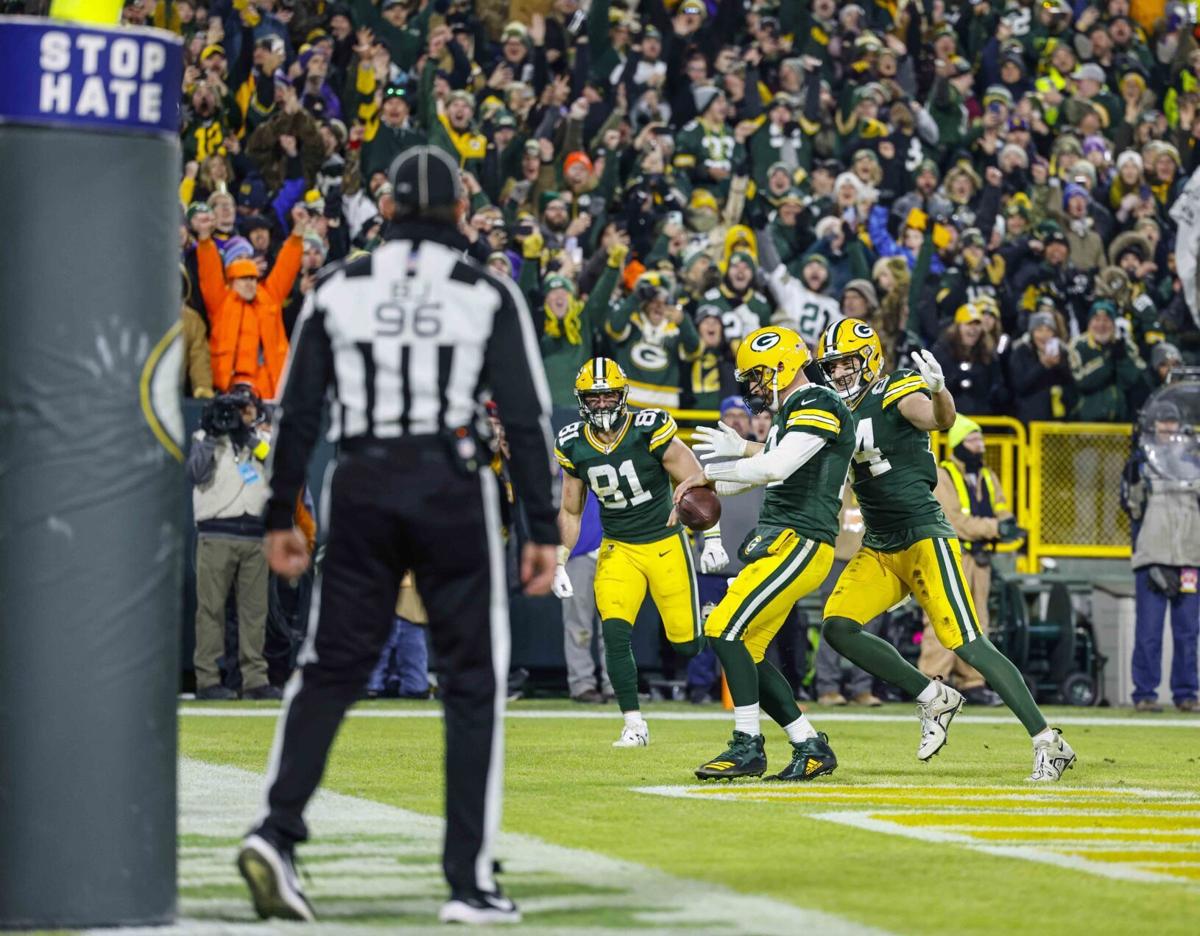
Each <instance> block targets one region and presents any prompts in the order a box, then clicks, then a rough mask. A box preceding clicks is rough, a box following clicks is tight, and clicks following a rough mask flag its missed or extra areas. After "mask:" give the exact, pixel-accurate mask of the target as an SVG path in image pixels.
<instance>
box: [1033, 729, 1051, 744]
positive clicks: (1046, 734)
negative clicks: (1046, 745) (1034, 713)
mask: <svg viewBox="0 0 1200 936" xmlns="http://www.w3.org/2000/svg"><path fill="white" fill-rule="evenodd" d="M1029 740H1030V741H1032V742H1033V745H1034V747H1037V743H1038V742H1039V741H1045V742H1050V741H1053V740H1054V729H1053V728H1043V729H1042V730H1041V731H1039V732H1038V733H1037V734H1035V735H1034V736H1033V737H1032V738H1030V739H1029Z"/></svg>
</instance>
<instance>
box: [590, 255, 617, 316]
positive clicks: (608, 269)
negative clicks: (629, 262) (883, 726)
mask: <svg viewBox="0 0 1200 936" xmlns="http://www.w3.org/2000/svg"><path fill="white" fill-rule="evenodd" d="M620 275H621V271H620V270H618V269H617V268H616V267H612V266H609V265H608V264H607V263H606V264H605V265H604V272H603V273H602V274H600V279H598V280H596V285H595V286H593V287H592V293H591V295H590V296H588V300H587V302H586V303H585V304H584V306H583V320H584V321H585V322H586V323H587V324H588V327H589V328H590V327H592V325H593V323H595V322H599V321H601V320H602V317H603V315H604V310H605V309H606V308H608V301H609V299H611V298H612V294H613V290H614V289H615V288H616V286H617V277H619V276H620Z"/></svg>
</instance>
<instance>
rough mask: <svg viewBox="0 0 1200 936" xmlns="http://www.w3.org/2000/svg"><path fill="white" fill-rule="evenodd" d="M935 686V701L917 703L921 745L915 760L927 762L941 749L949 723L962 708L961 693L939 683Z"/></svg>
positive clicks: (948, 729)
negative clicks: (936, 690)
mask: <svg viewBox="0 0 1200 936" xmlns="http://www.w3.org/2000/svg"><path fill="white" fill-rule="evenodd" d="M936 685H937V689H938V694H937V698H936V699H934V700H933V701H932V702H918V703H917V715H918V716H919V717H920V719H921V744H920V746H919V747H918V748H917V760H923V761H927V760H929V758H931V757H933V755H934V754H936V753H937V752H938V751H940V750H941V749H942V747H943V746H944V745H945V743H946V735H947V733H948V732H949V731H950V722H952V721H953V720H954V716H955V715H957V714H958V713H959V712H960V711H961V710H962V707H963V697H962V693H961V692H959V691H958V690H957V689H951V688H950V687H949V686H947V685H944V684H942V683H940V682H939V683H937V684H936Z"/></svg>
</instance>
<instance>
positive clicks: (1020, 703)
mask: <svg viewBox="0 0 1200 936" xmlns="http://www.w3.org/2000/svg"><path fill="white" fill-rule="evenodd" d="M954 652H955V653H957V654H958V655H959V657H960V658H961V659H962V660H963V661H964V662H965V663H969V664H971V666H973V667H975V669H977V670H979V672H980V673H982V674H983V678H984V679H986V680H987V682H988V685H989V686H991V687H992V689H993V690H994V691H995V693H996V694H997V695H998V696H1000V698H1002V699H1003V700H1004V704H1005V705H1007V706H1008V707H1009V708H1010V709H1012V713H1013V714H1014V715H1016V716H1017V718H1019V719H1020V720H1021V724H1022V725H1024V726H1025V730H1026V731H1028V732H1029V734H1030V736H1033V735H1036V734H1039V733H1041V732H1042V731H1045V730H1046V718H1045V716H1043V715H1042V710H1041V709H1039V708H1038V705H1037V703H1036V702H1034V701H1033V696H1032V694H1030V692H1029V686H1027V685H1026V684H1025V680H1024V679H1023V678H1022V677H1021V671H1020V670H1018V669H1017V668H1016V667H1015V666H1013V663H1012V660H1010V659H1009V658H1008V657H1006V656H1005V655H1004V654H1003V653H1001V652H1000V651H999V650H997V649H996V645H995V644H993V643H992V642H991V641H990V640H988V639H987V638H986V637H984V636H982V635H980V636H979V637H977V638H975V639H974V640H972V641H970V642H969V643H965V644H963V645H962V646H961V647H959V648H958V649H957V650H955V651H954Z"/></svg>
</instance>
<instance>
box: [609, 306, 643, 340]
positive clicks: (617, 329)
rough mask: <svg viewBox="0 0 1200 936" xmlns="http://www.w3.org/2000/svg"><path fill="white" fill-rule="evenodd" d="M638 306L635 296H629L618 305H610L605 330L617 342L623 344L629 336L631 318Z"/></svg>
mask: <svg viewBox="0 0 1200 936" xmlns="http://www.w3.org/2000/svg"><path fill="white" fill-rule="evenodd" d="M636 308H637V300H636V299H635V298H634V297H633V296H627V297H626V298H625V299H623V300H622V301H621V302H618V303H617V304H616V305H610V306H609V307H608V315H607V316H606V317H605V319H606V320H605V322H604V332H605V334H607V335H608V337H609V338H611V339H612V340H613V341H614V342H616V343H617V344H621V343H622V342H624V341H625V339H626V338H628V337H629V335H628V331H629V319H630V317H631V316H632V315H633V311H634V309H636Z"/></svg>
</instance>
